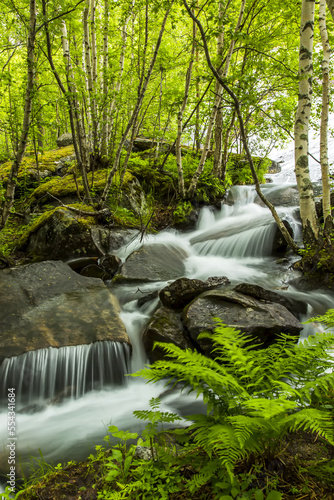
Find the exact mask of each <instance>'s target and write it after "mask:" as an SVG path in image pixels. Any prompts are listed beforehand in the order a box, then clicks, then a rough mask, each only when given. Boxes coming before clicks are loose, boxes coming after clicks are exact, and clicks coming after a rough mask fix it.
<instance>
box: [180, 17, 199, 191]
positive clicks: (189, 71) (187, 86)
mask: <svg viewBox="0 0 334 500" xmlns="http://www.w3.org/2000/svg"><path fill="white" fill-rule="evenodd" d="M195 36H196V24H195V23H193V42H192V48H191V55H190V61H189V66H188V69H187V74H186V83H185V86H184V96H183V102H182V105H181V108H180V110H179V112H178V115H177V137H176V144H175V153H176V165H177V174H178V188H179V196H180V198H181V199H182V200H183V199H184V197H185V190H184V178H183V168H182V151H181V140H182V130H183V129H182V122H183V115H184V111H185V109H186V106H187V102H188V97H189V89H190V82H191V75H192V69H193V65H194V57H195Z"/></svg>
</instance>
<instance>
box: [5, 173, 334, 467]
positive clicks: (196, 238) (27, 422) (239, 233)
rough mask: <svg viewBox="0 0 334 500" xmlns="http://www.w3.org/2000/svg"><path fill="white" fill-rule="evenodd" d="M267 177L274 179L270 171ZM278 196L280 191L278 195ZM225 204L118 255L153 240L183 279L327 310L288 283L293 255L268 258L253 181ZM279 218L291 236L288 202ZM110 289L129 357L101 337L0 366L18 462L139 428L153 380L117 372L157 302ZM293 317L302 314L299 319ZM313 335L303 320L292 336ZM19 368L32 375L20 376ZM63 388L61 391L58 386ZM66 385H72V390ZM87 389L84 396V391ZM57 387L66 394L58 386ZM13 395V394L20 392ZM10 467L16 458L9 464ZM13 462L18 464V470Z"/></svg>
mask: <svg viewBox="0 0 334 500" xmlns="http://www.w3.org/2000/svg"><path fill="white" fill-rule="evenodd" d="M272 177H273V179H274V178H275V176H272ZM278 177H279V183H275V182H273V183H271V184H267V185H266V186H264V187H263V190H264V193H265V195H266V196H268V197H269V199H270V198H277V197H278V199H279V197H280V194H282V193H283V192H285V191H286V190H287V189H293V185H292V184H288V183H285V184H283V185H282V178H281V174H279V175H278ZM280 192H282V193H280ZM229 199H231V200H232V199H233V204H231V205H229V204H224V205H222V207H221V209H220V210H216V209H213V208H210V207H206V208H203V209H202V211H201V213H200V217H199V220H198V224H197V227H196V229H195V230H193V231H189V232H184V233H182V232H178V231H176V230H166V231H163V232H161V233H160V234H158V235H150V236H148V237H147V238H146V239H145V241H144V242H142V243H139V241H138V239H137V240H134V241H132V242H131V243H129V244H128V245H125V246H124V247H123V248H121V249H120V250H119V251H118V255H119V257H121V258H122V259H126V257H127V256H128V255H129V254H130V253H131V252H133V251H134V250H135V249H137V248H138V246H140V245H141V244H143V243H144V244H145V245H155V244H157V243H159V244H162V245H163V246H164V247H165V248H166V249H168V248H170V247H173V248H179V249H180V250H182V251H183V253H184V255H186V257H185V259H184V266H185V276H187V277H189V278H198V279H206V278H208V277H210V276H227V277H228V278H229V279H230V281H231V283H232V285H233V286H234V285H235V284H237V283H239V282H251V283H255V284H259V285H261V286H263V287H267V288H271V289H279V290H281V291H282V292H281V293H285V294H286V295H287V296H289V297H294V298H297V299H299V300H302V301H304V302H306V303H307V304H308V314H307V316H308V317H311V316H313V315H316V314H322V313H324V312H325V311H326V310H327V309H328V308H330V307H333V294H330V293H329V292H325V291H321V290H318V291H316V292H307V293H306V292H303V291H298V290H297V289H295V288H294V287H293V286H291V285H288V283H289V282H290V281H291V280H292V279H294V278H296V277H298V273H296V272H295V271H293V270H291V268H290V265H291V263H292V262H293V260H294V259H295V257H294V256H293V255H288V258H283V259H278V258H277V257H273V256H272V244H273V238H274V234H275V224H274V222H273V219H272V216H271V214H270V213H269V210H268V209H267V208H265V207H263V206H261V205H260V203H259V202H258V200H257V197H256V194H255V191H254V189H253V187H242V186H240V187H233V188H232V190H231V193H230V195H229ZM277 209H278V212H279V214H280V215H281V216H282V217H284V218H285V219H286V220H288V221H289V223H290V225H291V227H292V228H293V231H294V238H295V239H296V240H299V239H300V237H301V234H300V223H299V221H298V210H297V209H296V207H295V206H280V205H279V204H278V206H277ZM164 286H166V281H162V282H155V283H148V284H144V285H141V286H140V290H141V292H152V291H154V290H157V289H161V288H163V287H164ZM110 287H111V290H112V291H113V293H115V294H116V295H117V297H118V299H119V301H120V304H121V307H122V313H121V317H122V320H123V322H124V324H125V326H126V329H127V332H128V335H129V337H130V340H131V342H132V345H133V355H132V358H131V361H130V363H129V359H128V358H129V355H128V354H129V353H128V352H126V349H123V348H121V347H120V346H119V345H118V344H117V345H113V344H112V343H108V342H104V343H101V344H100V345H97V346H95V347H91V346H78V347H64V348H61V349H59V350H57V349H52V348H49V349H43V350H41V351H36V352H31V353H28V354H25V355H22V356H19V357H17V358H13V359H10V360H7V361H5V362H4V363H3V366H2V368H1V370H2V371H1V379H0V385H1V384H2V385H3V387H8V386H11V385H13V384H16V387H17V393H18V397H19V398H20V404H21V407H22V411H19V412H18V413H17V416H16V428H17V445H16V450H17V457H18V459H19V457H22V460H23V461H26V460H27V457H28V456H29V455H32V456H38V455H39V451H38V450H40V451H41V453H42V454H43V457H44V459H45V460H47V461H53V463H58V462H60V461H62V460H69V459H79V458H80V457H82V456H84V455H87V454H88V453H90V452H91V451H92V450H93V449H94V445H96V444H99V443H102V442H103V437H104V436H105V435H106V434H107V426H108V425H110V424H112V425H116V426H119V427H120V428H123V429H125V428H127V429H134V428H136V429H140V425H139V422H138V421H137V420H136V419H135V418H134V417H133V415H132V411H133V410H136V409H145V408H146V409H147V408H148V403H149V400H150V398H151V397H157V396H159V394H161V393H162V392H163V391H164V388H163V384H155V385H147V384H146V383H145V381H143V380H140V379H138V378H132V377H127V376H126V375H125V374H126V373H131V372H135V371H137V370H138V369H140V368H142V367H143V366H144V365H145V363H146V362H147V359H146V355H145V352H144V348H143V345H142V342H141V333H142V331H143V329H144V328H145V325H146V324H147V322H148V320H149V318H150V317H151V315H152V313H153V312H154V310H155V308H156V305H157V300H158V299H152V300H151V301H149V302H146V303H145V304H144V305H142V306H141V307H140V306H139V305H138V284H137V283H135V284H133V285H132V284H126V285H117V286H115V287H113V286H112V285H110ZM303 319H306V317H305V318H303ZM312 332H314V327H313V326H312V325H307V327H306V328H305V329H304V330H303V332H302V336H307V335H309V334H310V333H312ZM27 373H28V375H29V374H31V373H32V374H33V375H31V376H28V377H27V376H26V375H27ZM68 386H69V387H72V389H71V390H70V392H69V393H64V394H61V396H60V397H57V394H59V391H61V390H62V389H64V390H66V387H68ZM73 387H74V389H73ZM87 390H89V391H88V392H86V391H87ZM65 392H66V391H65ZM20 393H22V394H20ZM162 408H163V410H165V411H167V410H169V411H177V412H179V413H180V414H181V415H187V414H191V413H194V412H197V411H198V407H197V403H196V401H194V399H193V397H190V396H186V395H180V394H177V393H172V394H169V395H167V396H165V397H164V398H163V399H162ZM7 436H8V434H7V408H6V411H2V412H1V413H0V470H2V471H3V470H5V468H6V467H5V466H6V462H7V455H8V453H7V452H8V450H7V449H6V444H7ZM17 463H18V462H17ZM18 468H19V467H18Z"/></svg>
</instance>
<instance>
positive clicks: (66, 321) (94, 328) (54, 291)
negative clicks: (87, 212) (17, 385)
mask: <svg viewBox="0 0 334 500" xmlns="http://www.w3.org/2000/svg"><path fill="white" fill-rule="evenodd" d="M103 340H112V341H117V342H125V343H126V344H130V341H129V338H128V336H127V334H126V331H125V327H124V325H123V322H122V320H121V319H120V317H119V305H118V301H117V299H116V298H115V297H114V296H113V295H112V294H111V293H110V291H109V290H108V289H107V288H106V286H105V285H104V284H103V282H102V281H101V280H99V279H95V278H85V277H83V276H80V275H78V274H77V273H75V272H74V271H72V269H71V268H70V267H69V266H67V265H66V264H64V263H63V262H53V261H47V262H40V263H37V264H31V265H28V266H22V267H18V268H12V269H4V270H1V271H0V362H1V361H2V360H3V359H4V358H5V357H12V356H17V355H19V354H22V353H24V352H27V351H32V350H36V349H41V348H44V347H61V346H68V345H80V344H90V343H93V342H96V341H103Z"/></svg>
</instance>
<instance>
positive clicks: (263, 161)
mask: <svg viewBox="0 0 334 500" xmlns="http://www.w3.org/2000/svg"><path fill="white" fill-rule="evenodd" d="M253 162H254V167H255V170H256V172H257V175H258V178H259V181H260V183H261V184H264V183H265V178H264V175H265V174H266V173H267V172H268V168H269V166H270V164H271V160H270V159H269V158H259V157H255V156H254V157H253ZM226 170H227V176H228V177H229V178H230V180H231V183H232V184H233V185H235V184H254V181H253V177H252V173H251V170H250V167H249V163H248V161H247V160H246V159H245V157H244V156H243V155H237V154H235V153H231V154H230V156H229V159H228V162H227V167H226Z"/></svg>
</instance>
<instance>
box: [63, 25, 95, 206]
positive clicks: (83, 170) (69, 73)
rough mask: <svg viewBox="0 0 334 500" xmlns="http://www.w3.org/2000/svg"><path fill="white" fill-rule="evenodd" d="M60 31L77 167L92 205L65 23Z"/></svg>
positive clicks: (86, 153) (84, 145)
mask: <svg viewBox="0 0 334 500" xmlns="http://www.w3.org/2000/svg"><path fill="white" fill-rule="evenodd" d="M61 27H62V28H61V29H62V36H61V40H62V46H63V54H64V59H65V65H66V77H67V83H68V91H69V94H70V99H71V101H72V103H73V109H74V119H75V124H76V129H77V137H78V144H79V151H80V158H79V161H78V158H77V161H78V167H79V170H80V173H81V176H82V182H83V186H84V191H85V197H86V200H87V202H88V203H92V200H91V197H90V192H89V185H88V179H87V171H88V168H89V164H90V160H89V149H88V145H87V141H86V134H85V130H84V127H83V121H82V119H83V117H82V113H81V111H80V107H79V103H78V100H77V95H76V94H77V90H76V87H75V82H74V76H73V71H72V63H71V57H70V49H69V44H68V38H67V28H66V23H65V21H62V24H61Z"/></svg>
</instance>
